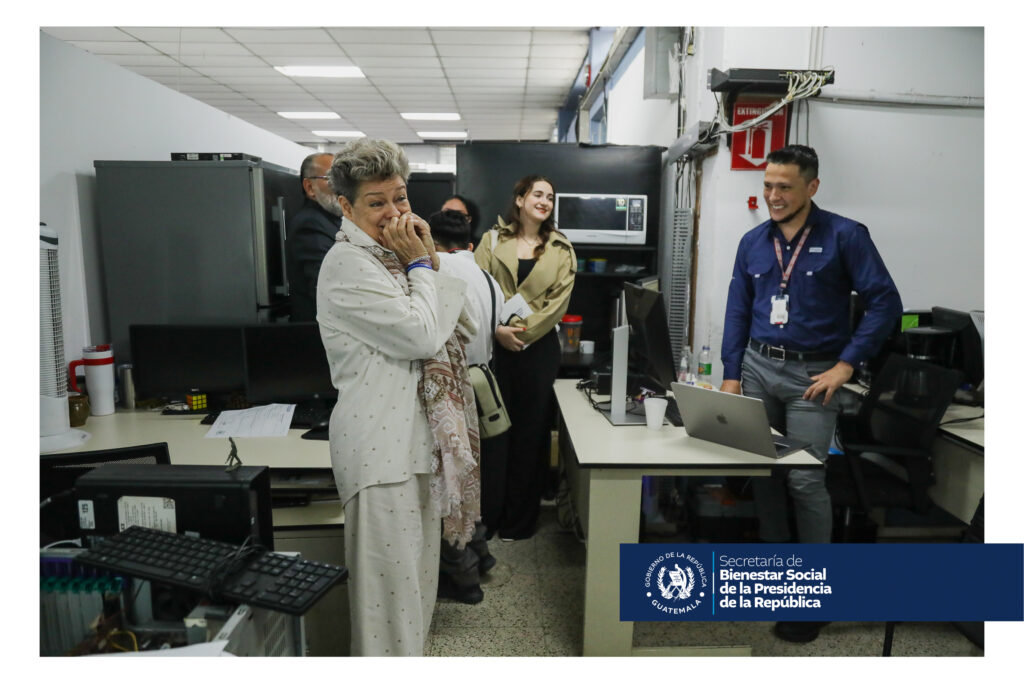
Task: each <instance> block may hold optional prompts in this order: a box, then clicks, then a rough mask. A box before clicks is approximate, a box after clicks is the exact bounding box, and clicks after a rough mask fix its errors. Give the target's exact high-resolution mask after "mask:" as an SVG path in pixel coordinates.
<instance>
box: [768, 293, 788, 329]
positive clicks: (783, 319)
mask: <svg viewBox="0 0 1024 683" xmlns="http://www.w3.org/2000/svg"><path fill="white" fill-rule="evenodd" d="M768 322H770V323H771V324H772V325H785V324H786V323H787V322H789V295H788V294H777V295H775V296H773V297H772V313H771V316H769V318H768Z"/></svg>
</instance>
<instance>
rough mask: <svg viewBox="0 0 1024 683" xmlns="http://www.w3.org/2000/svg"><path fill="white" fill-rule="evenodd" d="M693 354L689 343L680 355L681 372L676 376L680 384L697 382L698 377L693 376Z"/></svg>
mask: <svg viewBox="0 0 1024 683" xmlns="http://www.w3.org/2000/svg"><path fill="white" fill-rule="evenodd" d="M691 356H692V354H691V352H690V345H689V344H687V345H686V346H684V347H683V353H682V354H681V355H680V356H679V374H678V375H677V376H676V381H678V382H679V383H680V384H696V383H697V380H696V378H694V376H693V368H692V366H693V363H692V360H693V359H692V358H691Z"/></svg>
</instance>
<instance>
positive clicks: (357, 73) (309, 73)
mask: <svg viewBox="0 0 1024 683" xmlns="http://www.w3.org/2000/svg"><path fill="white" fill-rule="evenodd" d="M274 68H275V69H277V70H278V71H280V72H281V73H283V74H284V75H285V76H299V77H305V78H366V74H364V73H363V72H362V70H361V69H360V68H359V67H358V66H275V67H274Z"/></svg>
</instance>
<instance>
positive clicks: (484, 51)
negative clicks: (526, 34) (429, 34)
mask: <svg viewBox="0 0 1024 683" xmlns="http://www.w3.org/2000/svg"><path fill="white" fill-rule="evenodd" d="M530 52H531V48H530V46H529V45H525V44H524V45H463V44H462V43H458V44H451V45H449V44H443V45H438V46H437V54H439V55H441V56H442V57H489V58H492V59H495V58H502V57H513V58H514V57H529V56H530Z"/></svg>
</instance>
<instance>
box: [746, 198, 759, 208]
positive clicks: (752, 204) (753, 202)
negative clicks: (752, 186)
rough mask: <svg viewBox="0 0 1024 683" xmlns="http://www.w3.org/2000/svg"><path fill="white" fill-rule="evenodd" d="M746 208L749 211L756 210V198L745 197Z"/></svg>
mask: <svg viewBox="0 0 1024 683" xmlns="http://www.w3.org/2000/svg"><path fill="white" fill-rule="evenodd" d="M747 208H748V209H750V210H751V211H753V210H754V209H756V208H757V197H754V196H752V197H747Z"/></svg>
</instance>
